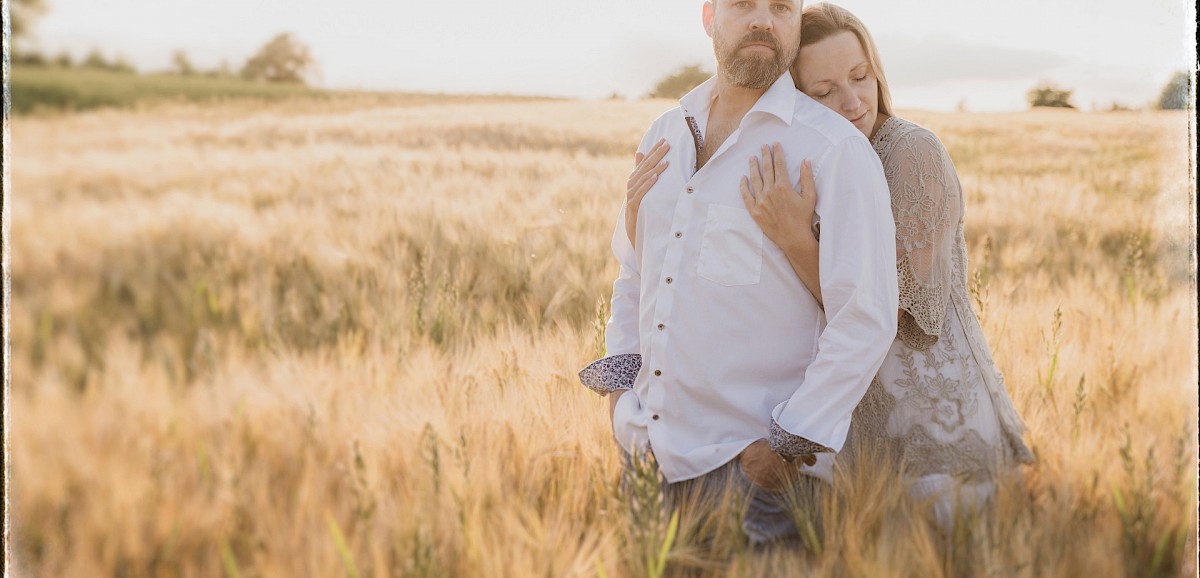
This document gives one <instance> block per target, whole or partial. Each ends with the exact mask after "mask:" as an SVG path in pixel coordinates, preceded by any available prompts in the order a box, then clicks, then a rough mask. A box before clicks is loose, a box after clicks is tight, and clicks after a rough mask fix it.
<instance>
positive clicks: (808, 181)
mask: <svg viewBox="0 0 1200 578" xmlns="http://www.w3.org/2000/svg"><path fill="white" fill-rule="evenodd" d="M796 190H797V191H799V192H800V194H801V195H802V196H804V195H812V196H813V197H816V196H817V181H816V180H814V179H813V172H812V162H810V161H809V160H808V159H804V161H803V162H801V163H800V180H798V181H796Z"/></svg>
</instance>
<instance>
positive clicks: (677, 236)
mask: <svg viewBox="0 0 1200 578" xmlns="http://www.w3.org/2000/svg"><path fill="white" fill-rule="evenodd" d="M682 236H683V231H675V238H676V239H678V238H680V237H682Z"/></svg>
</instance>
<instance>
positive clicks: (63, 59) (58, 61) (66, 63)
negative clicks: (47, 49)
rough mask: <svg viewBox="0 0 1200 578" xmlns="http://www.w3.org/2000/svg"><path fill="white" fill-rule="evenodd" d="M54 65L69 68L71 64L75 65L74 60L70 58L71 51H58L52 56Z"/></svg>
mask: <svg viewBox="0 0 1200 578" xmlns="http://www.w3.org/2000/svg"><path fill="white" fill-rule="evenodd" d="M54 65H55V66H61V67H63V68H71V67H72V66H75V61H74V60H72V59H71V53H70V52H67V51H66V50H64V51H62V52H60V53H59V54H58V56H55V57H54Z"/></svg>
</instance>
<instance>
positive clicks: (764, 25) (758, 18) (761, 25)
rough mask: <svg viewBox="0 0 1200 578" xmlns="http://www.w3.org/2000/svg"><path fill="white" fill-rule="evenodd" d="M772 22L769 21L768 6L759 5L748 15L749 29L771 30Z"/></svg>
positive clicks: (769, 10) (769, 12)
mask: <svg viewBox="0 0 1200 578" xmlns="http://www.w3.org/2000/svg"><path fill="white" fill-rule="evenodd" d="M773 27H774V23H773V22H772V21H771V9H770V7H769V6H760V7H758V8H756V9H755V10H754V14H752V15H751V16H750V29H751V30H771V29H772V28H773Z"/></svg>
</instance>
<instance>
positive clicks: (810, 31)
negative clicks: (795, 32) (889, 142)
mask: <svg viewBox="0 0 1200 578" xmlns="http://www.w3.org/2000/svg"><path fill="white" fill-rule="evenodd" d="M801 18H802V20H801V21H800V50H804V47H805V46H808V45H810V44H816V43H818V42H820V41H822V40H825V39H826V38H829V37H830V36H833V35H835V34H838V33H841V32H853V33H854V35H855V36H857V37H858V43H859V44H861V45H862V48H863V52H865V53H866V54H867V62H869V63H870V64H871V70H872V71H873V72H874V73H875V78H876V80H877V81H878V84H879V104H878V106H879V112H880V113H882V114H886V115H888V116H892V93H891V91H890V90H888V83H887V76H885V75H884V73H883V63H882V62H880V61H879V50H878V49H877V48H875V40H874V39H872V38H871V33H870V32H867V27H866V26H863V23H862V21H861V20H859V19H858V17H857V16H855V15H853V14H851V13H850V11H849V10H846V9H845V8H842V7H841V6H837V5H834V4H830V3H828V2H821V3H819V4H812V5H810V6H809V7H807V8H805V9H804V13H803V16H802V17H801ZM791 73H792V82H793V83H795V85H796V88H797V89H799V88H800V52H799V50H798V51H797V52H796V59H795V60H793V61H792V66H791Z"/></svg>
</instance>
